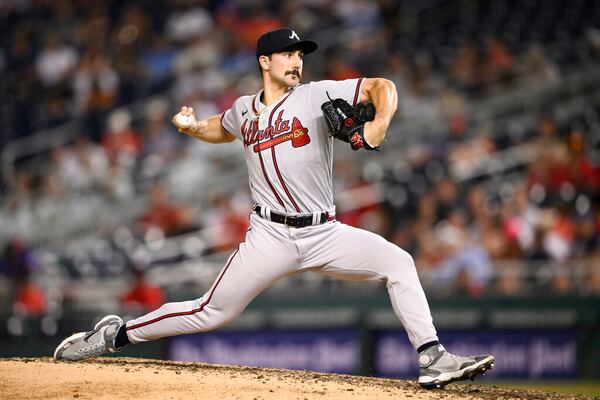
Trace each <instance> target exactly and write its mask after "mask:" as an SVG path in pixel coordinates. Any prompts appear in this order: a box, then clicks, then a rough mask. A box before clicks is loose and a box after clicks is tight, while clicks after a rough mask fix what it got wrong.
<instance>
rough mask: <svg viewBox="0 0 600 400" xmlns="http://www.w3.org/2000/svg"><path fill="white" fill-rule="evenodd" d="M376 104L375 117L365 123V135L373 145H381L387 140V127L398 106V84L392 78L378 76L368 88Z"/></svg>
mask: <svg viewBox="0 0 600 400" xmlns="http://www.w3.org/2000/svg"><path fill="white" fill-rule="evenodd" d="M367 94H368V97H369V99H370V101H371V102H373V105H374V106H375V110H376V111H375V119H374V120H373V121H371V122H367V123H366V124H365V130H364V135H365V139H366V140H367V143H369V145H371V146H372V147H379V146H380V145H381V144H382V143H383V141H384V140H385V135H386V132H387V129H388V127H389V125H390V122H391V120H392V117H393V116H394V113H395V112H396V109H397V108H398V92H397V91H396V85H394V83H393V82H392V81H390V80H387V79H382V78H377V79H374V81H373V84H372V85H370V87H369V88H368V90H367Z"/></svg>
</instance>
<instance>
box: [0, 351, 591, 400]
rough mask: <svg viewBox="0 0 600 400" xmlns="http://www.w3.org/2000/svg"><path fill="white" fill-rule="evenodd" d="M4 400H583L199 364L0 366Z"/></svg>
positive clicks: (44, 362) (120, 361)
mask: <svg viewBox="0 0 600 400" xmlns="http://www.w3.org/2000/svg"><path fill="white" fill-rule="evenodd" d="M0 377H1V378H0V398H1V399H74V398H75V399H126V398H131V399H144V400H152V399H161V400H162V399H186V400H187V399H203V400H205V399H206V400H208V399H219V400H220V399H240V400H245V399H248V400H259V399H260V400H271V399H272V400H286V399H299V400H304V399H320V400H324V399H340V400H342V399H344V400H346V399H348V400H359V399H394V400H398V399H406V398H411V399H445V400H452V399H540V400H541V399H583V398H584V397H578V396H560V395H556V394H549V393H542V392H527V391H520V390H507V389H499V388H496V387H484V386H478V385H448V386H447V387H446V389H444V390H442V391H440V390H437V391H427V390H423V389H421V388H419V387H418V385H417V384H416V383H415V382H408V381H401V380H392V379H380V378H368V377H360V376H348V375H336V374H323V373H316V372H306V371H289V370H282V369H266V368H251V367H231V366H216V365H208V364H201V363H184V362H173V361H156V360H143V359H135V358H99V359H94V360H90V361H81V362H57V361H54V360H53V359H51V358H5V359H0Z"/></svg>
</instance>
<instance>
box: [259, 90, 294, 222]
mask: <svg viewBox="0 0 600 400" xmlns="http://www.w3.org/2000/svg"><path fill="white" fill-rule="evenodd" d="M257 97H258V95H256V96H254V98H253V99H252V112H253V113H254V115H258V111H257V110H256V106H255V105H254V102H255V101H256V98H257ZM284 100H285V99H284ZM270 124H271V121H270V119H269V126H270ZM258 142H259V143H260V138H259V141H258ZM258 159H259V160H260V168H261V169H262V172H263V176H264V177H265V181H267V185H269V187H270V188H271V191H272V192H273V194H274V195H275V198H276V199H277V202H278V203H279V204H281V207H283V209H284V210H286V211H287V209H286V208H285V204H283V200H281V197H279V194H277V191H275V188H274V187H273V184H271V181H270V180H269V177H268V176H267V171H266V170H265V164H264V162H263V158H262V152H260V151H259V152H258Z"/></svg>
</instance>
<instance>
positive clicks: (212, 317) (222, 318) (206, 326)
mask: <svg viewBox="0 0 600 400" xmlns="http://www.w3.org/2000/svg"><path fill="white" fill-rule="evenodd" d="M241 312H242V309H239V308H238V307H227V308H221V307H216V306H212V305H209V304H207V305H206V306H205V307H204V309H203V310H202V312H200V313H198V318H199V320H200V329H201V330H202V331H211V330H213V329H217V328H219V327H221V326H224V325H227V324H228V323H230V322H232V321H233V320H234V319H236V318H237V317H238V316H239V315H240V314H241ZM201 314H202V315H201Z"/></svg>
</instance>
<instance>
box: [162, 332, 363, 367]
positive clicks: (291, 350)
mask: <svg viewBox="0 0 600 400" xmlns="http://www.w3.org/2000/svg"><path fill="white" fill-rule="evenodd" d="M168 353H169V358H170V359H172V360H178V361H201V362H207V363H212V364H228V365H247V366H256V367H270V368H287V369H306V370H311V371H321V372H336V373H344V374H349V373H354V372H356V370H357V368H358V365H359V358H360V346H359V342H358V339H357V336H356V334H355V332H354V331H353V330H351V329H347V330H326V329H323V330H299V331H296V330H294V331H281V330H278V331H274V330H273V331H251V332H218V333H203V334H197V335H186V336H177V337H173V338H171V339H170V341H169V346H168Z"/></svg>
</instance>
